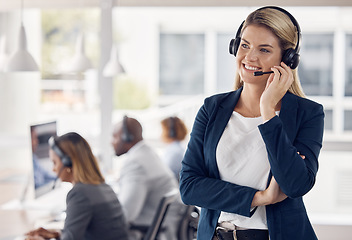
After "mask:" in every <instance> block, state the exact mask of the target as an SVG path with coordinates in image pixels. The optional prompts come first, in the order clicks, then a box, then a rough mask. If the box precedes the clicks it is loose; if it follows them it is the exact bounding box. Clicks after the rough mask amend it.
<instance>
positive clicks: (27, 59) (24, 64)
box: [5, 0, 39, 72]
mask: <svg viewBox="0 0 352 240" xmlns="http://www.w3.org/2000/svg"><path fill="white" fill-rule="evenodd" d="M22 12H23V0H22V1H21V27H20V32H19V36H18V44H17V50H16V51H15V52H14V53H13V54H12V55H11V56H10V58H9V61H8V63H7V66H6V67H5V71H8V72H22V71H39V67H38V65H37V63H36V62H35V61H34V58H33V57H32V55H31V54H30V53H29V52H28V49H27V37H26V30H25V29H24V26H23V19H22Z"/></svg>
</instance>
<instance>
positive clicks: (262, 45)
mask: <svg viewBox="0 0 352 240" xmlns="http://www.w3.org/2000/svg"><path fill="white" fill-rule="evenodd" d="M241 39H242V40H243V41H245V42H246V43H248V44H250V42H248V41H247V40H246V39H244V38H241ZM259 47H270V48H274V47H273V46H271V45H270V44H260V45H259Z"/></svg>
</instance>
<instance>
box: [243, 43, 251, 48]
mask: <svg viewBox="0 0 352 240" xmlns="http://www.w3.org/2000/svg"><path fill="white" fill-rule="evenodd" d="M241 47H242V48H249V46H248V44H246V43H242V44H241Z"/></svg>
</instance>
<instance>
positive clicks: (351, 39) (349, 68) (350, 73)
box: [345, 34, 352, 119]
mask: <svg viewBox="0 0 352 240" xmlns="http://www.w3.org/2000/svg"><path fill="white" fill-rule="evenodd" d="M351 56H352V34H348V35H347V36H346V83H345V96H352V59H351ZM350 119H351V118H350Z"/></svg>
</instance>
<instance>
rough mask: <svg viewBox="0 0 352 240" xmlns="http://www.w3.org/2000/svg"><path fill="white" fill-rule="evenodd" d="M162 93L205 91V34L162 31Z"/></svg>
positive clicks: (184, 93) (195, 92)
mask: <svg viewBox="0 0 352 240" xmlns="http://www.w3.org/2000/svg"><path fill="white" fill-rule="evenodd" d="M159 71H160V91H161V94H162V95H176V94H178V95H192V94H201V93H203V92H204V34H160V70H159Z"/></svg>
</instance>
